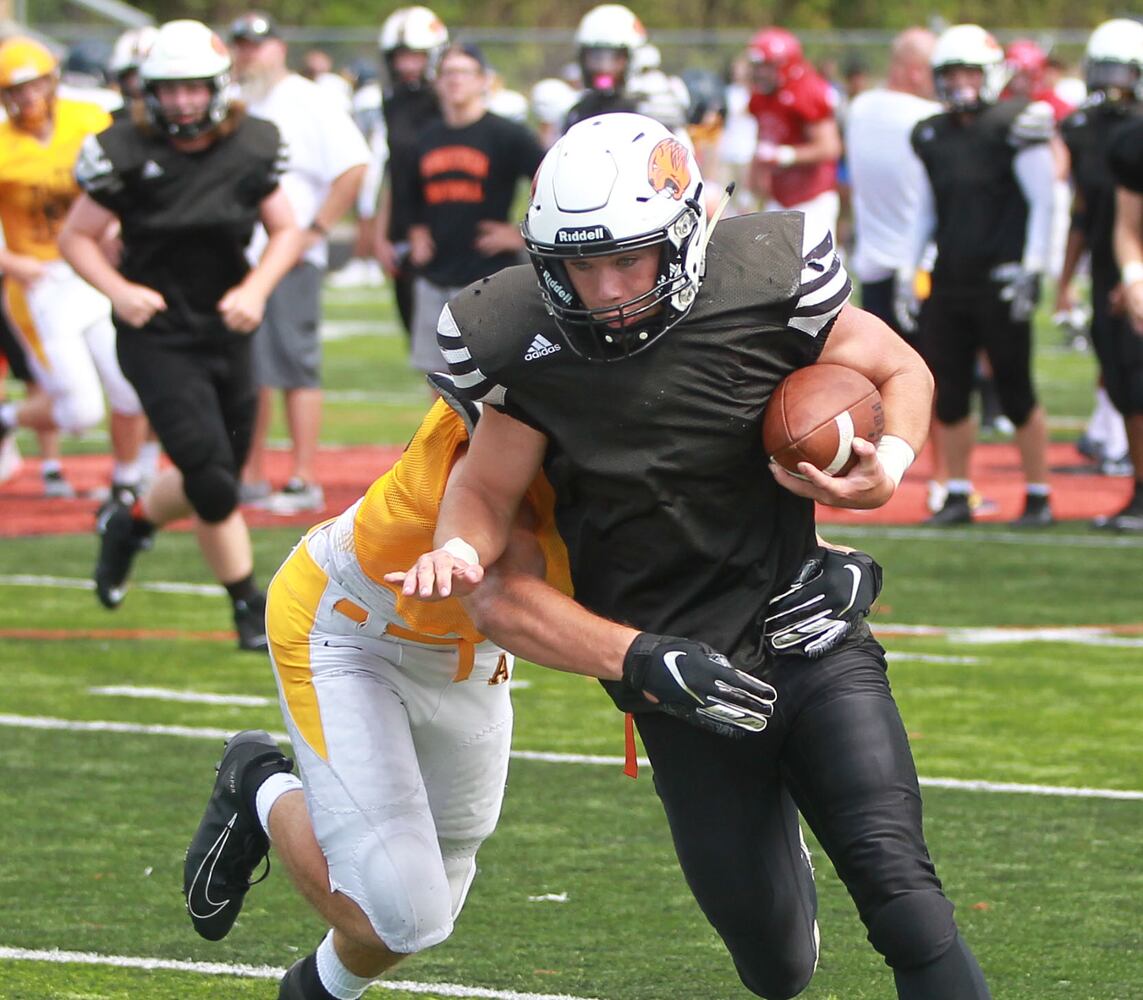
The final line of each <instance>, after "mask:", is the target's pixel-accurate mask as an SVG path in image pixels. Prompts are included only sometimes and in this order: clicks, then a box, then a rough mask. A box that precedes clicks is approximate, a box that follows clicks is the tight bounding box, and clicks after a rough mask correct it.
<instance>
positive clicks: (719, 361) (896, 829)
mask: <svg viewBox="0 0 1143 1000" xmlns="http://www.w3.org/2000/svg"><path fill="white" fill-rule="evenodd" d="M701 187H702V177H701V175H700V173H699V170H698V167H697V164H696V163H695V161H694V158H693V156H691V155H690V154H689V153H688V152H687V151H686V150H685V149H684V148H683V147H682V146H681V144H679V143H678V141H677V140H676V139H675V138H674V137H673V136H672V135H671V134H670V133H669V132H668V131H667V130H666V129H665V128H663V127H662V126H660V125H658V124H657V123H655V122H653V121H652V120H650V119H648V118H645V117H642V116H639V115H625V114H612V115H603V116H601V117H599V118H594V119H589V120H587V121H584V122H581V123H580V124H579V125H576V126H574V127H573V128H572V129H570V130H569V131H568V133H567V134H566V135H565V136H564V137H563V138H562V139H561V140H560V141H559V142H557V143H556V145H555V146H553V147H552V149H551V150H550V151H549V152H548V154H547V155H546V157H545V158H544V162H543V164H542V165H541V168H540V171H539V174H538V175H537V178H536V185H535V190H534V194H533V197H532V202H531V205H530V207H529V209H528V214H527V218H526V221H525V230H524V232H525V240H526V242H527V244H528V248H529V253H530V255H531V257H532V261H533V264H534V273H533V272H531V271H530V270H529V269H528V268H523V267H521V268H510V269H508V270H505V271H502V272H500V273H499V274H497V275H494V276H493V277H492V278H490V279H488V280H487V281H485V282H481V283H480V284H478V285H475V286H470V287H469V288H468V289H466V290H465V291H464V292H463V293H462V294H461V295H460V296H458V297H457V298H456V299H454V300H453V301H452V303H450V305H449V307H448V308H447V309H446V310H445V311H444V313H442V316H441V323H440V341H441V346H442V349H443V350H444V352H445V356H446V357H447V358H448V359H449V363H450V369H451V371H452V374H453V376H454V378H455V379H456V382H457V386H458V388H459V389H461V390H463V391H464V392H465V393H466V395H468V396H469V398H472V399H479V400H483V401H484V402H485V403H486V404H487V405H486V407H485V412H484V415H483V416H482V418H481V422H480V424H479V425H478V427H477V430H476V432H475V434H474V436H473V441H472V445H471V447H470V449H469V452H468V455H467V458H466V462H465V465H464V466H463V467H462V468H461V470H460V472H459V473H458V474H457V476H456V477H455V478H454V479H453V481H452V482H451V483H450V484H449V486H448V488H447V490H446V492H445V496H444V499H443V501H442V503H441V511H440V517H439V519H438V522H437V528H436V534H435V536H434V545H435V546H436V547H435V548H434V550H433V551H431V552H427V553H425V554H424V555H422V556H421V557H420V558H419V559H418V560H417V561H416V562H415V563H414V564H412V567H411V569H409V570H408V571H407V572H405V573H399V574H394V575H393V576H392V577H390V579H394V580H397V579H403V580H404V593H405V595H406V596H413V595H418V596H420V597H422V598H424V599H426V600H430V601H431V600H435V599H439V598H442V597H446V596H449V595H464V594H465V593H471V592H474V591H476V592H478V591H479V587H480V586H481V579H482V571H483V566H484V565H487V564H491V563H494V562H495V561H496V560H497V558H498V557H499V556H500V553H501V552H502V551H503V550H504V546H505V543H506V541H507V539H508V537H509V530H510V526H511V524H512V521H513V518H514V516H515V511H516V510H517V508H518V505H519V501H520V498H521V496H522V495H523V494H524V492H525V490H526V489H527V487H528V484H529V483H530V482H531V480H532V478H533V477H534V476H535V474H536V472H537V470H538V469H539V468H540V467H541V466H543V468H544V471H545V473H546V474H547V476H548V479H549V481H550V482H551V484H552V487H553V489H554V490H555V494H556V521H557V524H558V525H559V527H560V534H561V537H562V538H563V539H564V540H565V542H566V543H567V549H568V556H569V563H570V568H571V575H572V581H573V584H574V586H575V595H576V600H577V601H578V602H579V603H581V604H583V605H584V606H585V607H587V608H590V609H591V610H592V611H593V612H595V613H596V614H599V615H602V616H605V617H607V618H610V619H613V620H616V621H624V622H629V623H632V624H633V625H634V626H635V627H639V628H645V629H647V630H649V631H652V632H656V633H657V632H659V631H663V632H668V633H672V634H682V635H692V636H693V637H694V638H695V639H698V640H701V641H703V642H707V643H709V644H711V645H713V646H715V647H716V648H719V649H722V650H723V651H725V652H726V654H727V655H728V656H729V658H730V660H731V662H732V663H734V664H736V665H737V666H739V667H740V668H741V669H745V670H747V671H749V672H754V673H757V674H758V676H760V677H761V678H762V679H764V680H766V681H768V682H769V683H771V684H772V685H773V686H774V688H775V690H776V691H777V702H776V706H775V713H774V716H773V718H772V719H771V721H770V724H769V725H768V726H767V727H766V729H765V731H763V732H760V733H755V734H750V735H748V736H746V737H745V738H743V739H740V740H734V741H731V740H724V739H720V738H718V737H716V736H715V735H713V734H710V733H706V732H703V731H701V730H699V729H697V728H695V727H692V726H687V725H685V724H684V723H681V722H680V721H679V720H678V719H675V718H673V717H672V716H670V715H667V714H664V713H662V712H656V711H648V710H646V709H647V706H646V704H645V703H643V702H641V701H640V700H638V699H634V698H631V697H630V696H629V693H628V692H625V691H623V690H622V689H620V688H618V687H617V686H616V685H615V684H611V683H609V684H607V687H608V690H609V692H610V693H611V694H612V696H613V698H614V699H615V701H616V703H617V704H618V706H619V707H620V708H621V709H624V710H627V711H631V712H633V713H634V717H635V721H636V724H637V725H638V728H639V731H640V734H641V735H642V738H643V743H644V746H645V747H646V749H647V752H648V755H649V756H650V758H651V762H652V765H653V766H654V769H655V787H656V791H657V792H658V794H659V796H660V799H661V800H662V802H663V805H664V808H665V810H666V813H667V817H668V820H669V823H670V826H671V832H672V835H673V837H674V841H675V848H676V852H677V854H678V857H679V861H680V864H681V865H682V868H683V871H684V874H685V875H686V878H687V881H688V884H689V885H690V887H691V890H692V892H693V893H694V894H695V896H696V899H697V900H698V902H699V905H700V906H701V907H702V909H703V912H704V913H705V914H706V916H707V918H708V919H709V920H710V921H711V923H712V924H713V925H714V927H715V929H716V930H717V931H718V933H719V934H720V935H721V936H722V939H723V941H724V942H725V944H726V946H727V948H728V950H729V951H730V953H731V955H732V957H733V959H734V962H735V966H736V968H737V971H738V974H739V976H740V977H741V979H742V981H743V983H744V984H745V985H746V986H747V988H748V989H750V990H751V991H752V992H754V993H756V994H757V995H759V996H781V997H790V996H794V995H796V994H797V993H798V992H800V991H801V990H802V989H804V988H805V986H806V985H807V983H808V982H809V980H810V977H811V976H812V975H813V971H814V968H815V966H816V963H817V957H818V936H817V924H816V919H815V918H816V894H815V890H814V884H813V876H812V869H811V867H810V865H809V861H808V858H807V856H806V853H805V851H804V847H803V844H802V841H801V838H800V833H799V828H798V811H799V810H800V812H801V814H802V815H803V816H804V817H805V819H806V821H807V822H808V823H809V825H810V827H811V828H812V829H813V831H814V833H815V834H816V835H817V837H818V839H819V841H820V842H821V843H822V845H823V847H824V848H825V850H826V852H827V853H828V854H829V856H830V858H831V860H832V861H833V863H834V865H835V866H836V867H837V869H838V871H839V874H840V875H841V878H842V880H843V882H844V883H845V884H846V886H847V887H848V889H849V891H850V893H851V895H852V897H853V899H854V902H855V903H856V905H857V909H858V912H859V914H860V916H861V919H862V920H863V922H864V923H865V926H866V928H867V929H868V934H869V939H870V941H871V943H872V944H873V946H874V947H875V948H876V949H877V950H878V951H879V952H880V953H881V954H882V955H883V956H884V957H885V959H886V961H887V963H888V964H889V966H890V967H891V968H892V970H893V976H894V980H895V983H896V989H897V995H898V997H899V998H902V1000H934V998H936V997H956V998H958V1000H968V998H973V1000H978V998H984V997H987V996H988V995H989V994H988V988H987V986H986V985H985V982H984V978H983V975H982V973H981V971H980V969H979V967H978V966H977V963H976V960H975V958H974V957H973V956H972V953H971V951H970V950H969V949H968V946H967V945H966V944H965V942H964V941H963V940H962V939H961V938H960V936H959V933H958V931H957V927H956V923H955V921H954V919H953V907H952V903H951V902H950V901H949V900H948V899H947V897H946V896H945V895H944V893H943V891H942V889H941V884H940V881H939V879H938V878H937V876H936V871H935V867H934V865H933V863H932V860H931V859H930V857H929V854H928V850H927V848H926V846H925V842H924V836H923V832H922V825H921V796H920V789H919V787H918V783H917V776H916V769H915V766H914V764H913V760H912V755H911V753H910V751H909V746H908V740H907V738H906V734H905V730H904V726H903V725H902V722H901V719H900V716H899V714H898V711H897V708H896V705H895V704H894V701H893V698H892V695H891V693H890V690H889V686H888V681H887V678H886V663H885V659H884V651H883V650H882V649H881V647H880V646H879V645H878V644H877V643H876V642H875V641H874V640H873V639H872V638H871V637H870V635H869V633H868V630H867V629H865V628H862V629H857V630H854V631H853V632H852V633H851V634H850V635H849V636H848V637H847V638H846V640H845V641H844V642H843V643H841V645H839V646H838V647H837V648H835V649H833V650H831V651H829V652H827V653H826V654H825V655H823V656H821V657H820V658H819V659H817V660H816V661H815V662H814V663H813V664H812V665H811V664H810V663H808V662H807V659H806V657H804V656H791V657H779V656H773V655H770V649H769V647H768V645H767V641H766V629H765V626H766V624H767V623H766V622H764V621H763V620H762V616H761V615H760V614H759V608H760V607H764V606H765V604H766V602H767V600H768V599H770V598H771V597H772V596H774V595H775V594H776V593H779V592H780V591H782V588H783V587H784V586H785V585H786V581H788V580H789V579H791V578H793V577H794V575H795V573H796V571H797V569H798V566H799V564H800V563H801V562H802V561H803V560H804V559H805V557H806V555H807V553H808V552H809V551H810V550H812V549H813V547H814V544H815V538H814V510H813V504H812V503H811V502H810V501H811V500H819V501H821V502H825V503H829V504H833V505H836V506H847V507H855V508H873V507H878V506H880V505H882V504H884V503H885V502H886V501H887V500H888V499H889V498H890V497H891V496H892V495H893V493H894V491H895V489H896V486H897V484H898V483H899V482H900V479H901V476H902V475H903V474H904V472H905V470H906V468H907V467H908V465H909V464H910V462H911V461H912V458H913V456H914V454H915V452H916V450H917V449H918V448H919V447H920V446H921V444H922V443H923V441H924V436H925V431H926V429H927V426H928V419H929V407H930V405H931V393H932V379H931V377H930V375H929V373H928V371H927V370H926V368H925V365H924V363H923V362H922V360H921V359H920V358H919V357H918V356H917V354H916V353H915V352H914V351H913V350H912V349H911V348H910V347H909V346H908V345H907V344H905V342H904V341H903V340H902V339H901V338H900V337H898V336H897V335H896V334H895V333H893V331H892V330H890V329H889V328H888V327H887V326H885V325H884V324H883V323H881V321H880V320H877V319H876V318H875V317H872V316H870V315H869V314H867V313H863V312H861V311H860V310H857V309H855V308H853V307H852V306H849V305H847V300H848V298H849V279H848V277H847V275H846V273H845V270H844V268H842V266H841V263H840V261H839V260H838V258H837V256H836V254H835V253H834V250H833V242H832V239H831V237H830V235H829V233H828V231H827V230H826V229H825V227H824V226H823V227H820V228H816V229H815V228H810V224H809V223H808V222H807V220H806V217H805V216H803V215H802V214H800V213H762V214H758V215H753V216H744V217H741V218H738V219H731V220H728V221H727V222H725V223H724V224H723V228H722V229H720V230H719V231H718V235H717V237H716V238H715V239H713V240H710V243H709V252H708V239H709V238H710V233H711V230H710V229H709V228H708V220H707V218H706V213H705V210H704V208H703V199H702V191H701ZM537 277H538V278H539V291H538V292H537V284H536V279H537ZM493 319H494V321H493ZM540 336H542V337H543V338H544V341H545V342H546V343H548V344H551V345H552V346H553V347H558V350H551V351H546V352H544V354H543V355H542V356H533V355H534V353H535V352H533V351H532V350H531V345H532V343H533V342H534V341H535V339H536V338H537V337H540ZM819 361H820V362H833V363H840V364H844V365H847V366H849V367H852V368H856V369H857V370H859V371H862V372H863V373H864V374H866V375H867V377H869V378H870V379H871V381H873V382H874V384H876V385H877V386H878V387H879V389H880V391H881V395H882V398H883V400H884V405H885V415H886V431H887V434H886V436H885V437H884V438H883V439H882V440H881V442H880V443H879V444H878V446H877V447H876V448H874V446H873V445H872V444H870V443H869V442H867V441H862V440H860V439H858V440H857V441H856V442H855V444H854V447H855V449H856V450H857V453H858V454H859V456H860V462H859V464H858V465H857V466H856V467H855V468H854V469H853V470H852V471H851V472H850V473H848V474H847V475H846V476H844V477H841V478H831V477H828V476H825V475H824V474H822V473H820V472H818V471H817V470H815V469H813V467H812V466H810V465H808V464H806V463H803V464H802V466H801V472H802V473H803V474H804V475H805V477H806V478H805V479H800V478H798V477H796V476H793V475H790V474H788V473H786V472H785V471H784V470H782V469H780V468H776V467H769V468H768V467H767V464H766V461H765V458H764V456H763V454H762V446H761V440H760V435H759V424H760V421H761V416H762V412H763V409H764V407H765V404H766V401H767V400H768V398H769V396H770V393H771V392H772V390H773V388H774V386H775V385H776V384H777V383H778V381H779V380H780V379H781V378H782V377H783V376H784V375H786V374H788V373H789V372H791V371H793V370H794V369H796V368H798V367H802V366H805V365H808V364H812V363H815V362H819ZM585 394H590V399H591V405H590V406H584V405H583V400H584V398H585ZM541 428H542V430H541ZM458 539H459V541H458ZM489 624H490V625H491V627H490V628H489V632H488V634H489V635H491V636H494V637H495V636H497V635H498V631H499V630H498V628H497V627H496V623H495V621H492V622H490V623H489ZM769 624H771V625H772V624H773V623H769ZM712 830H714V831H717V836H712V835H711V831H712ZM759 859H764V862H763V863H759Z"/></svg>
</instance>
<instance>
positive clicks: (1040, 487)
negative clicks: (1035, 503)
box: [1024, 483, 1052, 497]
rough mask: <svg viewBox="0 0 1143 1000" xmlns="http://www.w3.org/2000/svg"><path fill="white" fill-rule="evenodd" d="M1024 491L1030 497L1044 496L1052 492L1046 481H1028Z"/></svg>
mask: <svg viewBox="0 0 1143 1000" xmlns="http://www.w3.org/2000/svg"><path fill="white" fill-rule="evenodd" d="M1024 492H1025V493H1026V494H1027V495H1028V496H1030V497H1046V496H1050V495H1051V493H1052V487H1051V486H1049V485H1048V484H1047V483H1028V485H1027V486H1025V487H1024Z"/></svg>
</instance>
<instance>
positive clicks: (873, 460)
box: [770, 437, 897, 510]
mask: <svg viewBox="0 0 1143 1000" xmlns="http://www.w3.org/2000/svg"><path fill="white" fill-rule="evenodd" d="M853 450H854V452H856V453H857V457H858V461H857V464H856V465H855V466H854V467H853V468H852V469H850V470H849V471H848V472H847V473H846V474H845V475H844V476H828V475H826V474H825V473H824V472H822V471H821V470H820V469H817V468H815V467H814V466H812V465H810V463H809V462H799V463H798V474H797V475H794V474H793V473H792V472H789V471H787V470H786V469H783V468H782V467H781V466H780V465H778V464H777V463H776V462H771V463H770V471H771V473H773V475H774V478H775V479H776V480H777V481H778V485H779V486H784V487H785V488H786V489H788V490H789V491H790V492H791V493H796V494H797V495H798V496H800V497H808V498H809V499H810V500H816V501H817V502H818V503H824V504H827V505H828V506H830V507H849V508H851V509H853V510H872V509H873V508H874V507H880V506H881V505H882V504H884V503H886V502H888V500H889V498H890V497H892V496H893V493H894V491H895V490H896V488H897V487H896V484H895V483H894V482H893V480H892V478H891V477H890V476H889V474H888V473H887V472H886V471H885V469H884V468H883V467H882V465H881V459H880V458H878V457H877V448H876V446H875V445H873V444H871V443H870V442H869V441H866V440H865V438H859V437H855V438H854V439H853Z"/></svg>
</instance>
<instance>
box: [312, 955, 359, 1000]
mask: <svg viewBox="0 0 1143 1000" xmlns="http://www.w3.org/2000/svg"><path fill="white" fill-rule="evenodd" d="M297 977H298V978H297V984H298V986H300V987H301V989H302V992H303V993H304V994H305V995H306V997H307V1000H338V998H337V997H335V996H334V995H333V994H332V993H330V991H329V990H327V989H326V988H325V987H324V986H323V985H322V982H321V980H320V979H319V978H318V971H317V955H316V953H311V954H309V955H307V956H306V957H305V958H303V959H302V961H301V964H299V965H298V971H297ZM359 995H360V994H359Z"/></svg>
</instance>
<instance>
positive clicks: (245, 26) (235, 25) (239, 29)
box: [230, 10, 282, 42]
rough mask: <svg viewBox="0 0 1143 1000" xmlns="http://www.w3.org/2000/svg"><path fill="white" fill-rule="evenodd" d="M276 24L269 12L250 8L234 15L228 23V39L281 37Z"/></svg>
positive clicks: (244, 39)
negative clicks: (241, 13) (232, 19)
mask: <svg viewBox="0 0 1143 1000" xmlns="http://www.w3.org/2000/svg"><path fill="white" fill-rule="evenodd" d="M281 37H282V33H281V32H280V31H278V25H277V24H275V23H274V19H273V18H272V17H271V16H270V15H269V14H263V13H262V12H261V11H258V10H252V11H250V12H249V13H247V14H243V15H242V16H241V17H236V18H235V19H234V21H233V22H232V23H231V25H230V40H231V41H232V42H262V41H265V40H266V39H267V38H281Z"/></svg>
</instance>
